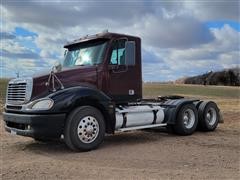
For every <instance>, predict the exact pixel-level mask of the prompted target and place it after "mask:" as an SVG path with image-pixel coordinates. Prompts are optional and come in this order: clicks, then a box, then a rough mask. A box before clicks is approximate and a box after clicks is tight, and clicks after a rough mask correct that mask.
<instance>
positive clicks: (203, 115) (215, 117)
mask: <svg viewBox="0 0 240 180" xmlns="http://www.w3.org/2000/svg"><path fill="white" fill-rule="evenodd" d="M198 117H199V125H198V127H199V130H202V131H214V130H215V129H216V128H217V125H218V122H219V120H220V114H219V109H218V107H217V105H216V103H214V102H212V101H205V102H202V103H201V104H200V106H199V109H198Z"/></svg>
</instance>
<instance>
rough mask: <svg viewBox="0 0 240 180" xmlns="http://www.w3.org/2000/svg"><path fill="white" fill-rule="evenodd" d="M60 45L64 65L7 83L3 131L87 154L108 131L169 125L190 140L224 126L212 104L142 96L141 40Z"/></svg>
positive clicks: (104, 38) (92, 38) (102, 37)
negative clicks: (61, 143) (58, 142)
mask: <svg viewBox="0 0 240 180" xmlns="http://www.w3.org/2000/svg"><path fill="white" fill-rule="evenodd" d="M64 48H66V51H65V55H64V60H63V62H62V63H61V65H57V66H54V68H53V69H52V70H51V71H48V72H47V73H45V74H36V75H33V76H32V77H21V78H17V79H12V80H10V81H9V84H8V88H7V96H6V104H5V107H4V112H3V119H4V121H5V130H6V131H8V132H10V133H11V134H16V135H21V136H28V137H32V138H34V139H35V140H38V141H47V140H49V139H60V138H63V139H64V141H65V143H66V145H67V146H68V147H69V148H70V149H72V150H75V151H88V150H92V149H95V148H97V147H98V146H99V145H100V144H101V143H102V142H103V140H104V136H105V135H106V134H114V133H116V132H125V131H131V130H139V129H148V128H157V127H166V128H168V129H171V130H172V132H173V133H176V134H179V135H191V134H193V133H194V132H195V130H196V129H200V130H202V131H214V130H215V128H216V127H217V125H218V123H219V122H222V117H221V113H220V110H219V108H218V107H217V105H216V103H215V102H213V101H202V100H198V99H189V98H184V97H180V96H165V97H162V96H159V97H156V98H153V99H144V98H143V94H142V57H141V39H140V38H139V37H136V36H131V35H125V34H117V33H110V32H103V33H98V34H96V35H88V36H84V37H82V38H80V39H77V40H75V41H73V42H70V43H67V44H66V45H65V46H64Z"/></svg>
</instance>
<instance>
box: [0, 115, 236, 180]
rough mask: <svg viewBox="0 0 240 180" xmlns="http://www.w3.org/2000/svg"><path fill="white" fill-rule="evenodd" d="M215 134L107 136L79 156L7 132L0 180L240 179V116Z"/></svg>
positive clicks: (58, 146) (229, 118)
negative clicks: (93, 147)
mask: <svg viewBox="0 0 240 180" xmlns="http://www.w3.org/2000/svg"><path fill="white" fill-rule="evenodd" d="M223 115H224V118H225V123H224V124H220V125H219V127H218V128H217V130H216V131H215V132H210V133H203V132H196V133H195V134H193V135H192V136H185V137H181V136H176V135H173V134H168V133H166V132H164V131H163V130H155V131H133V132H128V133H118V134H115V135H111V136H107V137H106V138H105V141H104V143H103V144H102V145H101V147H100V148H99V149H97V150H94V151H90V152H84V153H75V152H71V151H70V150H69V149H68V148H67V147H66V146H65V144H64V143H63V142H49V143H40V142H36V141H34V140H32V139H31V138H26V137H20V136H13V135H10V134H8V133H6V132H5V131H4V130H3V122H2V117H1V118H0V119H1V127H0V128H1V133H0V137H1V160H2V161H1V176H2V179H11V180H12V179H51V180H54V179H164V180H165V179H240V159H239V158H240V136H239V135H240V126H239V125H240V119H239V117H240V113H239V112H234V113H233V112H226V113H223Z"/></svg>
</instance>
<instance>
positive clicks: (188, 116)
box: [183, 109, 195, 129]
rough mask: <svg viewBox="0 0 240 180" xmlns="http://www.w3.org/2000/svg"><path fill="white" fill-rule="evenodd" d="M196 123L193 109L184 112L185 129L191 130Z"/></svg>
mask: <svg viewBox="0 0 240 180" xmlns="http://www.w3.org/2000/svg"><path fill="white" fill-rule="evenodd" d="M194 123H195V114H194V111H193V110H192V109H186V110H185V111H184V112H183V124H184V126H185V128H187V129H191V128H192V127H193V126H194Z"/></svg>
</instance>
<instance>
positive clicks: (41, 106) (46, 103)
mask: <svg viewBox="0 0 240 180" xmlns="http://www.w3.org/2000/svg"><path fill="white" fill-rule="evenodd" d="M53 104H54V101H53V100H52V99H49V98H47V99H39V100H36V101H34V102H33V103H32V104H31V107H29V109H32V110H48V109H51V108H52V106H53Z"/></svg>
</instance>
